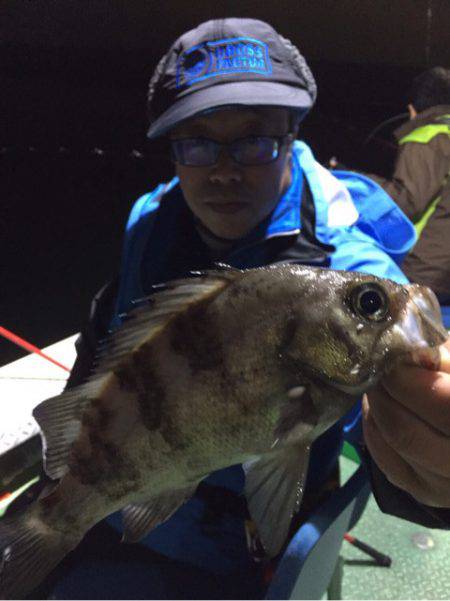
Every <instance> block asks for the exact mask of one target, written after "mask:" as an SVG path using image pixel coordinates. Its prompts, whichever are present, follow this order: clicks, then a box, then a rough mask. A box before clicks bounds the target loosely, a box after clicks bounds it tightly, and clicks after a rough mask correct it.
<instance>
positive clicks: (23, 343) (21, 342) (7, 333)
mask: <svg viewBox="0 0 450 601" xmlns="http://www.w3.org/2000/svg"><path fill="white" fill-rule="evenodd" d="M0 335H2V336H4V337H5V338H7V339H8V340H10V341H11V342H14V344H17V345H18V346H21V347H22V348H24V349H25V350H27V351H28V352H29V353H36V355H39V356H40V357H42V358H43V359H47V361H50V362H51V363H54V364H55V365H57V366H58V367H60V368H61V369H65V370H66V371H68V372H70V369H69V368H68V367H66V366H65V365H63V364H62V363H59V361H56V360H55V359H52V358H51V357H49V356H48V355H46V354H45V353H43V352H42V351H41V350H40V349H38V348H37V346H34V345H33V344H31V343H30V342H27V341H26V340H24V339H23V338H20V336H17V335H16V334H13V333H12V332H10V331H9V330H7V329H6V328H3V327H2V326H0Z"/></svg>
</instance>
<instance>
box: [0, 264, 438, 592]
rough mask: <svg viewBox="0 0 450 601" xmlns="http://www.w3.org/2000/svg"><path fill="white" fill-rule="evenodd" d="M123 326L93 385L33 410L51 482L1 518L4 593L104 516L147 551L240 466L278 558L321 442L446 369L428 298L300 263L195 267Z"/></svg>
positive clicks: (31, 581)
mask: <svg viewBox="0 0 450 601" xmlns="http://www.w3.org/2000/svg"><path fill="white" fill-rule="evenodd" d="M123 317H124V319H123V322H122V324H121V325H120V326H119V327H118V328H116V329H115V330H114V331H113V332H111V334H110V336H109V337H108V338H107V339H106V341H105V342H104V343H103V344H102V345H100V346H99V349H98V353H97V361H96V365H95V368H94V369H93V373H92V374H91V375H90V376H89V378H88V379H87V380H86V381H85V382H83V383H82V384H80V385H78V386H76V387H74V388H71V389H67V390H65V391H64V392H63V393H62V394H60V395H58V396H56V397H52V398H50V399H47V400H45V401H44V402H42V403H41V404H40V405H38V406H37V407H36V408H35V410H34V412H33V415H34V417H35V419H36V420H37V422H38V424H39V427H40V430H41V433H42V440H43V462H44V467H45V471H46V473H47V475H48V476H49V477H50V478H51V479H52V480H53V481H54V482H53V484H52V486H50V487H49V489H48V490H45V492H44V493H42V494H41V496H40V497H39V498H38V499H37V500H36V501H35V502H33V503H32V504H30V505H29V506H28V507H27V508H26V510H25V511H24V512H23V513H21V514H20V515H19V516H17V515H15V516H11V517H10V518H4V519H2V520H1V521H0V558H1V561H0V596H1V598H4V599H11V598H21V597H23V596H25V595H27V594H29V593H30V591H32V590H33V589H34V588H35V587H37V586H38V585H39V584H40V583H41V582H42V580H43V579H44V578H45V577H46V576H47V575H48V574H49V573H50V572H51V571H52V570H53V569H54V568H55V567H56V566H57V565H58V563H59V562H60V561H61V560H62V559H63V558H64V557H65V556H66V555H67V554H68V553H69V552H70V551H71V550H73V549H74V548H75V547H76V546H77V545H78V544H79V543H80V541H81V540H82V539H83V537H84V535H85V534H86V532H87V531H88V530H89V529H90V528H92V527H93V526H94V525H95V524H96V523H98V522H99V521H101V520H102V519H104V518H105V517H107V516H108V515H110V514H112V513H115V512H117V511H119V510H120V511H122V516H123V524H124V534H123V541H124V542H136V541H139V540H141V539H142V538H143V537H144V536H145V535H146V534H147V533H148V532H150V531H151V530H152V529H153V528H155V527H156V526H157V525H158V524H160V523H162V522H164V521H165V520H167V519H169V518H170V516H171V515H172V514H173V513H174V512H175V511H176V510H177V509H178V508H179V507H180V506H181V505H182V504H183V503H184V502H185V501H186V500H188V499H189V498H190V497H192V495H193V494H194V493H195V490H196V488H197V486H198V484H199V483H200V482H201V481H202V480H203V479H204V478H206V477H207V476H208V475H209V474H211V473H212V472H215V471H217V470H220V469H222V468H226V467H228V466H232V465H236V464H242V466H243V469H244V473H245V489H244V494H245V497H246V501H247V505H248V509H249V512H250V515H251V517H252V519H253V521H254V523H255V524H256V527H257V531H258V535H259V537H260V540H261V542H262V545H263V547H264V549H265V551H266V553H267V554H268V555H269V556H276V555H277V554H278V553H279V552H280V550H281V549H282V548H283V545H284V544H285V542H286V538H287V536H288V532H289V527H290V524H291V520H292V517H293V516H294V514H295V512H296V511H298V509H299V507H300V504H301V497H302V493H303V487H304V481H305V477H306V473H307V469H308V459H309V449H310V447H311V444H312V443H313V441H314V440H315V439H316V438H317V437H318V436H320V435H321V434H322V433H323V432H325V431H326V430H327V429H328V428H330V427H331V426H332V425H333V424H334V423H335V422H336V421H337V420H339V419H340V418H341V417H343V416H344V415H345V414H346V413H347V412H348V411H349V410H350V409H351V408H352V406H353V405H354V403H355V402H357V401H358V400H359V399H360V398H361V395H362V394H363V393H364V392H366V391H367V390H369V389H370V388H371V387H373V386H375V385H376V383H377V382H378V381H379V380H380V378H382V377H383V375H384V374H385V373H387V372H388V371H389V369H391V368H392V366H393V365H394V364H396V363H398V362H399V361H400V362H401V361H403V362H405V363H408V362H413V363H414V362H416V363H417V362H422V363H423V362H424V361H428V363H429V364H430V365H433V366H435V368H437V365H438V356H439V350H438V346H439V345H440V344H442V343H443V342H444V341H445V340H446V338H447V332H446V330H445V329H444V327H443V325H442V320H441V315H440V308H439V304H438V302H437V300H436V297H435V296H434V294H433V293H432V292H431V290H429V289H428V288H425V287H422V286H419V285H416V284H409V285H399V284H396V283H395V282H393V281H391V280H387V279H382V278H378V277H375V276H372V275H368V274H363V273H357V272H344V271H335V270H331V269H322V268H317V267H306V266H302V265H296V264H279V265H273V266H268V267H261V268H256V269H248V270H239V269H233V268H229V269H228V268H217V269H214V270H211V271H207V272H193V273H192V274H191V275H190V277H187V278H184V279H180V280H175V281H171V282H168V283H167V284H165V285H164V286H162V287H161V288H160V289H157V290H156V291H154V293H152V294H151V295H150V296H149V297H147V298H144V299H140V300H139V302H137V303H136V306H135V308H134V309H132V310H131V311H130V312H129V313H128V315H126V316H123Z"/></svg>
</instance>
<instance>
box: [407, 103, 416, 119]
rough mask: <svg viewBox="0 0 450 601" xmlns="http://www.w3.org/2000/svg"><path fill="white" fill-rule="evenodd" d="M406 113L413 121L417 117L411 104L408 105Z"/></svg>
mask: <svg viewBox="0 0 450 601" xmlns="http://www.w3.org/2000/svg"><path fill="white" fill-rule="evenodd" d="M408 112H409V118H410V119H415V118H416V117H417V111H416V109H415V107H414V105H413V104H408Z"/></svg>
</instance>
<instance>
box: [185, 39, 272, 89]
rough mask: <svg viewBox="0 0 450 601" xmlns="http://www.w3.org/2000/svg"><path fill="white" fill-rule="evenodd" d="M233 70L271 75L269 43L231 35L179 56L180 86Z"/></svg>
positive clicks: (195, 47) (223, 74) (196, 47)
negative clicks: (228, 37) (231, 36)
mask: <svg viewBox="0 0 450 601" xmlns="http://www.w3.org/2000/svg"><path fill="white" fill-rule="evenodd" d="M233 73H258V74H259V75H266V76H267V75H270V74H271V73H272V65H271V63H270V58H269V49H268V46H267V44H265V43H264V42H261V41H260V40H255V39H254V38H231V39H226V40H217V41H215V42H205V43H204V44H201V45H198V46H194V47H193V48H189V50H185V51H184V52H183V54H182V55H181V56H180V58H179V59H178V63H177V79H176V86H177V88H180V87H181V86H190V85H192V84H194V83H197V82H198V81H202V80H203V79H208V78H209V77H223V76H226V75H229V74H233Z"/></svg>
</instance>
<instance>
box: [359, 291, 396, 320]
mask: <svg viewBox="0 0 450 601" xmlns="http://www.w3.org/2000/svg"><path fill="white" fill-rule="evenodd" d="M350 302H351V305H352V308H353V310H354V311H355V312H356V313H357V314H358V315H360V316H361V317H363V318H364V319H368V320H369V321H382V320H383V319H384V318H385V317H386V315H387V312H388V309H389V305H388V298H387V295H386V293H385V291H384V290H383V289H382V288H381V287H379V286H377V285H375V284H363V285H362V286H358V287H357V288H355V289H354V290H353V291H352V293H351V298H350Z"/></svg>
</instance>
